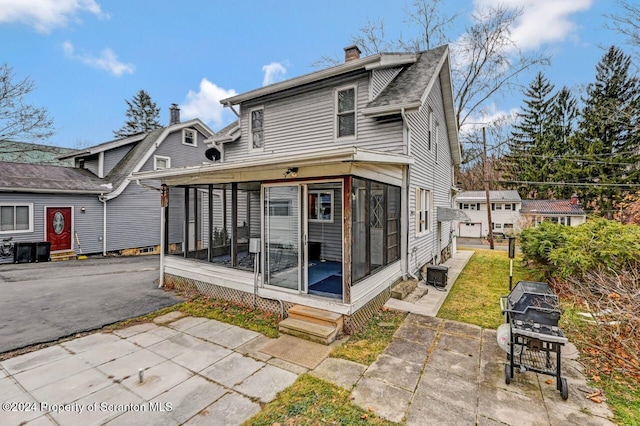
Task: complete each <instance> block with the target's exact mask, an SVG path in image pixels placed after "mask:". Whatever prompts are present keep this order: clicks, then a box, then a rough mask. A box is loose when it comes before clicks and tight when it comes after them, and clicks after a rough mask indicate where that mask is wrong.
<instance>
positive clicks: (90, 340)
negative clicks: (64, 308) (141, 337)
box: [60, 333, 120, 354]
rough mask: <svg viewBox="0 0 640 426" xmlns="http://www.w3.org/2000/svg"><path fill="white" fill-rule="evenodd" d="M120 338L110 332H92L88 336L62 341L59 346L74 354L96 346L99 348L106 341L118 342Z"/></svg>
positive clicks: (106, 342)
mask: <svg viewBox="0 0 640 426" xmlns="http://www.w3.org/2000/svg"><path fill="white" fill-rule="evenodd" d="M119 341H120V338H119V337H118V336H115V335H113V334H111V333H94V334H89V335H88V336H84V337H80V338H79V339H73V340H69V341H66V342H62V343H61V344H60V346H63V347H65V348H67V350H69V351H71V352H72V353H74V354H79V353H82V352H87V351H90V350H93V349H96V348H100V347H102V346H104V345H106V344H108V343H113V342H119Z"/></svg>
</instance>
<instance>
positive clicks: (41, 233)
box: [0, 192, 102, 254]
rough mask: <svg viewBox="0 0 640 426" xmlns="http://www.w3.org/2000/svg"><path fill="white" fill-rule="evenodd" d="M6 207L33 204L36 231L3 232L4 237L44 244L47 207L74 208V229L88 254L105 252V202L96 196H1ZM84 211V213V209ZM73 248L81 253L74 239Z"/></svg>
mask: <svg viewBox="0 0 640 426" xmlns="http://www.w3.org/2000/svg"><path fill="white" fill-rule="evenodd" d="M0 203H3V204H5V203H6V204H14V203H15V204H33V232H3V233H1V234H0V237H1V238H6V237H13V241H14V242H39V241H45V239H46V237H45V223H44V222H45V207H47V206H48V207H73V230H74V232H77V233H78V238H79V239H80V247H81V248H82V252H83V253H85V254H90V253H101V252H102V241H101V238H102V203H101V202H100V201H99V200H98V197H97V196H96V195H66V194H34V193H13V192H12V193H4V192H3V193H0ZM82 207H84V208H85V212H84V213H82V211H81V208H82ZM72 244H73V245H72V247H73V248H74V249H75V251H76V253H80V250H79V248H78V243H77V242H76V239H75V236H74V237H73V241H72Z"/></svg>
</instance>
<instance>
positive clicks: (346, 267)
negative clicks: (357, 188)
mask: <svg viewBox="0 0 640 426" xmlns="http://www.w3.org/2000/svg"><path fill="white" fill-rule="evenodd" d="M352 179H353V178H352V177H351V176H349V177H346V178H344V181H343V184H342V209H343V215H342V218H343V219H342V221H343V222H342V229H343V230H344V241H343V243H342V270H343V274H342V277H343V278H342V279H343V284H342V302H343V303H351V239H352V232H351V214H352V213H351V192H352Z"/></svg>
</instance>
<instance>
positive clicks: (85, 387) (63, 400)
mask: <svg viewBox="0 0 640 426" xmlns="http://www.w3.org/2000/svg"><path fill="white" fill-rule="evenodd" d="M111 384H112V382H111V380H109V379H108V378H107V375H106V374H104V373H101V372H100V371H98V370H96V369H93V368H92V369H89V370H85V371H82V372H80V373H78V374H74V375H73V376H70V377H66V378H64V379H61V380H58V381H56V382H55V383H52V384H50V385H47V386H43V387H41V388H38V389H36V390H34V391H32V392H31V395H33V396H34V397H35V398H36V400H38V401H45V402H46V401H51V402H54V401H55V402H56V403H60V404H69V403H71V402H73V401H75V400H77V399H80V398H82V397H83V396H85V395H87V394H89V393H93V392H95V391H97V390H100V389H102V388H105V387H107V386H109V385H111Z"/></svg>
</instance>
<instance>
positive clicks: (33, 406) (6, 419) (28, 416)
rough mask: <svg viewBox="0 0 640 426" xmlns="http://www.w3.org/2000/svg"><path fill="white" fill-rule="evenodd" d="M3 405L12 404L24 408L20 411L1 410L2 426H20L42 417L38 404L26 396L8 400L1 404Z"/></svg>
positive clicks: (22, 395) (23, 394)
mask: <svg viewBox="0 0 640 426" xmlns="http://www.w3.org/2000/svg"><path fill="white" fill-rule="evenodd" d="M5 403H8V404H9V406H11V404H13V403H15V404H22V405H21V407H24V408H23V409H21V410H18V409H16V410H2V419H1V420H2V424H3V425H4V424H6V425H22V424H25V423H27V422H29V421H30V420H33V419H35V418H38V417H40V416H42V411H40V407H39V404H38V402H37V401H36V400H35V399H34V398H33V397H31V396H30V395H28V394H25V393H22V394H20V395H18V396H15V397H13V398H10V399H8V400H7V401H5V402H4V403H3V404H5Z"/></svg>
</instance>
